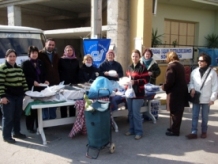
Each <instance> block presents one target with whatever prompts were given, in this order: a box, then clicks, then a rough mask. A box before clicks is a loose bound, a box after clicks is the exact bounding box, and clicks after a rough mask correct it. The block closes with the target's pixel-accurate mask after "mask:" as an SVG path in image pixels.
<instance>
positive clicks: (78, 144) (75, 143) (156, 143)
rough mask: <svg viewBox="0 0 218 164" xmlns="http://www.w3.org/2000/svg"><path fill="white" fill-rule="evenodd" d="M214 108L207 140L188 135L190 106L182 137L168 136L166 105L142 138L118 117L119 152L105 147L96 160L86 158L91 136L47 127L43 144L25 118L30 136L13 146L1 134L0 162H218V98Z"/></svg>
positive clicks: (146, 125) (146, 126)
mask: <svg viewBox="0 0 218 164" xmlns="http://www.w3.org/2000/svg"><path fill="white" fill-rule="evenodd" d="M211 108H212V109H211V111H210V118H209V119H210V121H209V130H208V138H207V139H201V138H199V139H196V140H187V139H186V138H185V135H186V134H188V133H189V132H190V128H191V111H190V110H188V109H186V110H185V113H184V117H183V122H182V127H181V135H180V136H179V137H168V136H166V135H165V131H166V128H168V127H169V114H168V112H167V111H166V110H165V108H164V106H162V110H160V114H159V119H158V121H157V124H153V123H152V122H149V121H147V122H144V132H145V134H144V137H143V138H142V139H141V140H138V141H136V140H134V138H133V136H130V137H127V136H124V135H123V134H124V133H125V132H126V131H127V129H128V123H127V121H126V118H125V117H120V118H116V121H117V123H118V125H119V129H120V131H119V132H118V133H116V132H113V133H112V135H113V142H114V143H115V144H116V150H115V153H114V154H109V153H108V149H104V150H102V151H100V155H99V157H98V159H96V160H94V159H88V158H86V157H85V153H86V144H87V136H83V135H78V136H76V137H75V138H73V139H71V138H69V137H68V133H69V132H70V130H71V127H72V125H67V126H58V127H52V128H48V129H46V130H45V134H46V136H47V140H48V141H49V142H48V144H47V146H43V145H42V144H41V143H42V141H41V137H40V135H36V134H30V133H28V132H27V131H26V129H25V125H24V118H23V120H22V132H23V133H25V134H27V136H28V139H26V140H18V139H16V141H17V143H16V144H14V145H13V144H8V143H5V142H3V140H2V136H1V138H0V164H15V163H16V164H32V163H34V164H35V163H37V164H50V163H55V164H56V163H57V164H86V163H93V164H111V163H119V164H124V163H125V164H133V163H134V164H192V163H197V164H206V163H207V164H215V163H218V162H217V160H218V155H217V153H218V101H217V102H216V104H215V105H213V106H212V107H211ZM199 129H200V125H199ZM0 130H2V129H1V126H0ZM199 134H200V133H199Z"/></svg>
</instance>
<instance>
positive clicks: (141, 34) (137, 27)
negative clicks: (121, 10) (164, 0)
mask: <svg viewBox="0 0 218 164" xmlns="http://www.w3.org/2000/svg"><path fill="white" fill-rule="evenodd" d="M152 2H153V1H152V0H130V5H129V6H130V7H129V10H130V12H129V13H130V14H129V17H130V18H129V20H130V48H131V49H134V48H137V49H139V50H140V51H143V49H144V48H150V46H151V36H152V16H153V15H152ZM140 41H141V48H140V46H139V44H140ZM136 44H138V45H137V46H136Z"/></svg>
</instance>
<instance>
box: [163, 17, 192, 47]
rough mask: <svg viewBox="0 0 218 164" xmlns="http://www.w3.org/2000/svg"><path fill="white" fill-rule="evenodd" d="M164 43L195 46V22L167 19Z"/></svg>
mask: <svg viewBox="0 0 218 164" xmlns="http://www.w3.org/2000/svg"><path fill="white" fill-rule="evenodd" d="M164 29H165V32H164V44H166V45H172V46H173V43H175V44H176V46H177V47H178V46H193V45H194V43H195V23H194V22H184V21H175V20H165V27H164Z"/></svg>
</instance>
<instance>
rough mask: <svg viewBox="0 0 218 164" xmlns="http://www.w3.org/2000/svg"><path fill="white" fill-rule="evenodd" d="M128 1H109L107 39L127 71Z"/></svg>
mask: <svg viewBox="0 0 218 164" xmlns="http://www.w3.org/2000/svg"><path fill="white" fill-rule="evenodd" d="M128 4H129V3H128V0H107V25H108V28H109V30H108V31H107V38H108V39H111V44H113V45H114V52H115V54H116V56H115V60H116V61H118V62H119V63H120V64H121V65H122V67H123V70H124V74H125V71H126V69H127V66H128V65H129V59H130V55H131V52H130V51H129V24H128Z"/></svg>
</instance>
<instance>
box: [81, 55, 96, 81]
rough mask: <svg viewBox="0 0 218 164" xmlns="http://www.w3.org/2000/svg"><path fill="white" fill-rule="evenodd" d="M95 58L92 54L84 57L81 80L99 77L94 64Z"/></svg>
mask: <svg viewBox="0 0 218 164" xmlns="http://www.w3.org/2000/svg"><path fill="white" fill-rule="evenodd" d="M92 64H93V59H92V56H91V55H89V54H88V55H85V56H84V58H83V65H82V67H81V68H80V71H79V82H80V83H85V82H89V81H90V80H92V81H93V80H95V79H96V77H98V75H99V73H98V69H97V68H95V67H94V66H93V65H92Z"/></svg>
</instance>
